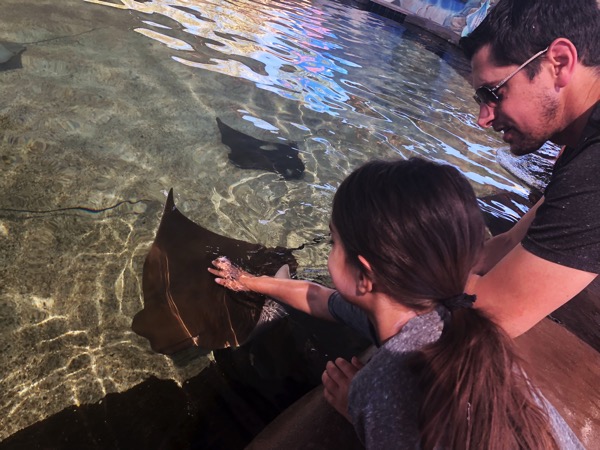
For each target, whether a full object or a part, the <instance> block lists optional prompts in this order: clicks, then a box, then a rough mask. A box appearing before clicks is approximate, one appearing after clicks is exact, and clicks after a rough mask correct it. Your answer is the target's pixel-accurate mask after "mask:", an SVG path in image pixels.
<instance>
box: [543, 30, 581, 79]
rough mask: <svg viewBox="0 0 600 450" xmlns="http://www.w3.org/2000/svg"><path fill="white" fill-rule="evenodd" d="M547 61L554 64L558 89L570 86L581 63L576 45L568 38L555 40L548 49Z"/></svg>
mask: <svg viewBox="0 0 600 450" xmlns="http://www.w3.org/2000/svg"><path fill="white" fill-rule="evenodd" d="M546 59H547V60H548V61H549V62H550V63H551V64H552V70H553V72H554V76H555V78H556V87H558V88H563V87H565V86H566V85H567V84H569V81H570V80H571V78H572V77H573V73H574V71H575V67H576V66H577V62H578V61H579V59H578V55H577V49H576V48H575V45H573V43H572V42H571V41H570V40H569V39H566V38H558V39H555V40H554V41H553V42H552V44H550V46H549V47H548V53H547V55H546Z"/></svg>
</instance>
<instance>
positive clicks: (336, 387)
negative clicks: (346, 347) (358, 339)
mask: <svg viewBox="0 0 600 450" xmlns="http://www.w3.org/2000/svg"><path fill="white" fill-rule="evenodd" d="M363 367H364V365H363V363H361V362H360V361H359V360H358V358H356V357H353V358H352V361H351V362H348V361H346V360H345V359H343V358H337V359H336V360H335V362H333V361H329V362H328V363H327V365H326V366H325V372H323V376H322V377H321V380H322V381H323V387H324V389H323V396H324V397H325V400H327V402H328V403H329V404H330V405H331V406H333V407H334V408H335V409H336V410H337V412H339V413H340V414H341V415H342V416H344V417H345V418H346V419H348V421H349V422H352V420H351V419H350V415H349V414H348V391H349V390H350V383H351V382H352V379H353V378H354V376H355V375H356V373H357V372H358V371H359V370H360V369H362V368H363Z"/></svg>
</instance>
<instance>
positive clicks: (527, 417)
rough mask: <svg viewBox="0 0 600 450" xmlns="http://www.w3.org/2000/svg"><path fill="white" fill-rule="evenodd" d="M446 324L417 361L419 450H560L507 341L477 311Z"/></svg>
mask: <svg viewBox="0 0 600 450" xmlns="http://www.w3.org/2000/svg"><path fill="white" fill-rule="evenodd" d="M449 316H450V317H449V318H448V320H447V323H446V325H445V327H444V331H443V333H442V336H441V338H440V339H439V340H438V341H437V342H435V343H433V344H431V345H429V346H427V347H426V348H424V349H423V350H422V352H421V353H420V354H419V356H418V358H417V367H418V370H419V373H420V387H421V390H422V392H423V393H424V394H423V395H424V401H423V402H422V404H421V410H420V412H419V429H420V431H421V447H422V449H423V450H433V449H434V448H440V447H441V448H445V449H446V448H447V449H453V450H459V449H460V450H469V449H482V448H486V449H490V450H509V449H510V450H512V449H528V450H529V449H531V450H537V449H539V450H548V449H557V448H558V446H557V444H556V441H555V439H554V437H553V435H552V431H551V428H550V423H549V420H548V416H547V414H546V413H545V411H544V410H543V409H542V408H541V407H540V406H539V404H538V402H537V401H536V396H537V392H536V391H535V390H534V388H533V387H532V386H531V384H530V383H529V381H528V379H527V376H526V375H525V373H524V372H523V370H522V368H521V366H520V364H519V358H518V356H517V355H516V352H515V349H514V347H513V344H512V340H511V339H510V338H509V337H508V335H507V334H506V333H505V332H504V331H503V330H502V329H501V328H500V327H498V326H497V325H496V324H494V323H493V322H492V321H491V320H490V319H488V318H487V317H486V316H485V315H484V314H483V313H482V312H481V311H479V310H476V309H473V308H465V307H462V308H459V309H456V310H454V311H453V312H451V313H450V314H449Z"/></svg>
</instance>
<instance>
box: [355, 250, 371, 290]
mask: <svg viewBox="0 0 600 450" xmlns="http://www.w3.org/2000/svg"><path fill="white" fill-rule="evenodd" d="M358 261H359V262H360V263H361V264H362V266H363V267H364V268H365V270H361V271H360V274H359V278H358V285H357V290H358V293H359V294H367V293H369V292H371V291H372V290H373V271H372V270H371V264H369V261H367V260H366V259H365V257H364V256H362V255H358Z"/></svg>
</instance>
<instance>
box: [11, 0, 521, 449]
mask: <svg viewBox="0 0 600 450" xmlns="http://www.w3.org/2000/svg"><path fill="white" fill-rule="evenodd" d="M2 22H3V27H2V29H1V30H0V40H2V41H8V42H14V43H19V44H21V45H22V46H24V47H25V48H26V50H25V51H24V52H23V53H22V54H21V55H20V57H21V65H22V68H17V69H12V70H5V71H1V72H0V91H1V98H2V103H1V104H0V155H1V160H0V166H1V167H2V178H1V180H0V186H1V187H2V192H3V196H2V199H1V200H0V274H1V280H2V285H1V286H0V392H2V396H1V398H0V439H3V438H6V437H7V436H9V435H11V434H13V433H15V432H16V431H17V430H19V429H21V428H23V427H25V426H27V425H30V424H32V423H34V422H36V421H39V420H41V419H44V418H46V417H48V416H50V415H52V414H54V413H56V412H58V411H60V410H62V409H63V408H65V407H67V406H70V405H78V404H83V403H91V402H96V401H98V400H100V399H101V398H103V397H104V396H105V395H106V394H108V393H111V392H122V391H124V390H127V389H129V388H131V387H132V386H134V385H136V384H138V383H140V382H142V381H143V380H145V379H147V378H148V377H149V376H150V375H155V376H158V377H161V378H171V379H174V380H176V381H178V382H181V381H183V380H185V379H187V378H188V377H190V376H191V375H193V374H195V373H198V371H200V370H201V369H202V367H204V366H205V365H206V364H207V363H208V358H200V359H197V360H195V361H194V362H192V363H190V364H188V365H186V366H185V367H178V366H176V365H175V364H174V363H173V362H172V361H171V360H170V359H168V358H166V357H163V356H161V355H156V354H153V353H152V352H151V351H150V349H149V346H148V343H147V342H146V341H145V340H144V339H142V338H140V337H138V336H136V335H135V334H133V333H132V332H131V330H130V323H131V318H132V317H133V315H134V314H135V313H136V312H137V311H138V310H140V309H141V306H142V298H141V292H140V278H141V268H142V263H143V258H144V256H145V254H146V252H147V251H148V248H149V245H150V243H151V242H152V239H153V236H154V233H155V230H156V227H157V225H158V221H159V216H160V212H161V208H162V204H163V203H164V200H165V193H166V191H167V190H168V189H169V188H171V187H173V188H174V189H175V192H176V198H177V203H178V205H179V207H180V209H181V210H182V211H183V212H184V213H185V214H186V215H188V216H189V217H190V218H192V219H193V220H195V221H197V222H198V223H201V224H202V225H204V226H206V227H207V228H210V229H212V230H214V231H216V232H218V233H221V234H224V235H228V236H231V237H234V238H238V239H244V240H247V241H251V242H260V243H263V244H266V245H269V246H275V245H284V246H288V247H297V246H300V245H301V244H303V243H307V242H312V241H314V240H315V239H317V240H318V239H319V238H322V237H323V236H325V235H326V234H327V233H328V229H327V225H328V220H329V217H328V216H329V208H330V204H331V200H332V196H333V193H334V191H335V188H336V186H337V185H338V184H339V183H340V181H341V180H342V179H343V178H344V177H345V176H346V175H347V174H348V173H349V172H350V171H351V170H352V169H354V168H355V167H356V166H358V165H359V164H361V163H362V162H365V161H367V160H369V159H371V158H374V157H379V158H408V157H411V156H424V157H426V158H429V159H432V160H436V161H445V162H448V163H450V164H453V165H455V166H457V167H459V168H460V170H462V171H463V173H464V174H465V175H466V176H467V177H468V178H469V179H470V180H471V182H472V183H473V186H474V187H475V190H476V191H477V193H478V195H480V196H483V195H487V194H493V193H495V192H498V191H500V190H504V191H509V192H512V193H515V194H518V195H522V196H526V195H527V193H528V191H529V188H528V187H527V185H526V184H524V183H523V182H521V181H519V180H518V179H517V178H515V177H513V176H511V175H509V174H508V173H507V172H506V171H505V170H504V169H503V168H502V167H501V166H500V165H499V164H498V163H497V161H496V153H497V150H498V149H499V148H501V147H503V144H502V142H501V141H500V140H499V139H498V137H497V136H495V135H493V134H491V133H487V132H482V131H481V130H479V129H478V128H477V127H476V124H475V117H474V115H473V113H474V111H475V108H474V104H473V101H472V99H471V96H472V88H471V87H470V85H469V83H468V80H467V79H466V73H467V65H466V63H465V61H464V60H463V59H462V57H461V56H460V54H459V53H458V51H457V50H456V49H455V48H453V47H451V46H450V45H449V44H446V43H444V42H440V41H438V40H437V39H435V38H433V37H432V36H430V35H428V34H426V33H424V32H422V31H420V30H419V29H415V28H409V27H405V26H402V25H400V24H397V23H394V22H389V21H386V20H385V19H382V18H380V17H378V16H376V15H373V14H371V13H368V12H364V11H360V10H358V9H356V8H353V7H351V6H346V5H342V4H339V3H334V2H330V1H323V0H314V1H308V0H295V1H293V0H286V1H269V2H266V1H246V0H236V1H227V0H211V1H201V0H195V1H192V0H189V1H170V2H166V1H159V0H157V1H151V2H137V1H133V0H127V1H126V0H123V1H116V0H115V1H114V2H110V3H108V2H96V1H83V0H78V1H76V0H65V1H61V2H58V3H57V2H54V1H50V0H48V1H36V2H22V1H20V0H19V1H17V0H4V1H3V20H2ZM217 117H219V118H220V119H221V120H223V121H224V122H225V123H227V124H228V125H229V126H231V127H233V128H235V129H238V130H241V131H243V132H244V133H246V134H248V135H251V136H254V137H257V138H260V139H263V140H270V141H273V142H277V141H278V140H287V141H293V142H297V143H298V144H299V148H300V157H301V158H302V160H303V162H304V164H305V166H306V171H305V173H304V176H303V177H302V178H301V179H300V180H284V179H282V178H281V177H280V176H279V175H278V174H276V173H272V172H266V171H258V170H244V169H239V168H236V167H234V166H233V165H232V164H231V163H230V162H229V160H228V158H227V153H228V149H227V148H226V147H225V146H223V145H222V144H221V139H220V135H219V131H218V128H217V122H216V118H217ZM327 251H328V248H327V246H326V245H325V244H321V245H311V246H307V247H306V248H305V250H302V251H299V252H297V257H298V259H299V262H300V266H301V269H300V270H301V273H305V274H311V273H318V272H319V271H320V273H322V272H323V271H324V268H325V261H326V255H327Z"/></svg>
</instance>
